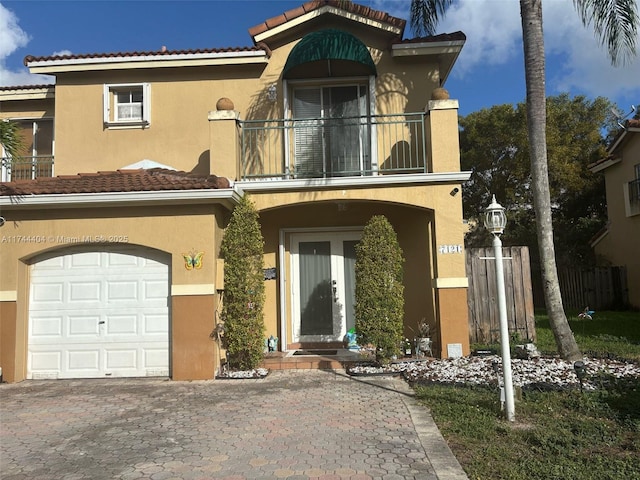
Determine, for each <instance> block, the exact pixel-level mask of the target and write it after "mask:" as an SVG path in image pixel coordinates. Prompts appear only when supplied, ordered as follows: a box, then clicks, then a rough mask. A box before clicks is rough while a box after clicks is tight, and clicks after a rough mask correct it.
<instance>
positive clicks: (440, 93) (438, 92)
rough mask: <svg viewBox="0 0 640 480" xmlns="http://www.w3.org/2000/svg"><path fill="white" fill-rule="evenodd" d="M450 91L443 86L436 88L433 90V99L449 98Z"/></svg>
mask: <svg viewBox="0 0 640 480" xmlns="http://www.w3.org/2000/svg"><path fill="white" fill-rule="evenodd" d="M448 99H449V92H448V91H447V90H445V89H444V88H442V87H438V88H434V89H433V92H431V100H448Z"/></svg>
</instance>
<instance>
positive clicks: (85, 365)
mask: <svg viewBox="0 0 640 480" xmlns="http://www.w3.org/2000/svg"><path fill="white" fill-rule="evenodd" d="M66 367H67V368H66V369H65V368H64V366H63V369H62V370H63V374H65V375H64V376H65V377H67V378H68V374H72V375H73V372H78V373H79V372H83V373H84V375H86V374H87V373H88V372H93V373H95V374H96V375H97V374H98V373H99V372H100V349H99V348H92V349H89V348H85V349H78V350H69V351H68V352H67V365H66Z"/></svg>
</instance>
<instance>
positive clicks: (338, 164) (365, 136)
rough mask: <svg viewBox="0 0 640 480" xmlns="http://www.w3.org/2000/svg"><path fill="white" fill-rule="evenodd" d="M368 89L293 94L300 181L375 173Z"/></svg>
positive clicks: (315, 89)
mask: <svg viewBox="0 0 640 480" xmlns="http://www.w3.org/2000/svg"><path fill="white" fill-rule="evenodd" d="M367 105H368V96H367V89H366V87H365V86H364V85H348V86H334V87H312V88H308V87H307V88H297V89H295V90H294V92H293V119H294V121H295V123H294V125H295V127H294V129H293V145H294V158H293V159H292V161H290V165H291V166H292V168H291V170H292V171H293V174H294V176H295V177H296V178H318V177H338V176H350V175H365V174H369V173H370V172H371V132H370V124H369V116H368V109H367Z"/></svg>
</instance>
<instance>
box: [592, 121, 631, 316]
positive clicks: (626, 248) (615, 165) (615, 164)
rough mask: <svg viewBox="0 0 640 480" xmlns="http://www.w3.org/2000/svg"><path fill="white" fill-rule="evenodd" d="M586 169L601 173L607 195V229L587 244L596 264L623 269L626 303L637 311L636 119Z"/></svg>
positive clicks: (627, 124) (629, 122)
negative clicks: (624, 272)
mask: <svg viewBox="0 0 640 480" xmlns="http://www.w3.org/2000/svg"><path fill="white" fill-rule="evenodd" d="M589 169H590V170H591V171H592V172H594V173H597V172H602V173H603V174H604V179H605V188H606V193H607V214H608V223H607V227H606V228H605V229H604V230H603V231H602V232H601V233H600V234H599V235H598V236H597V237H596V238H595V239H594V240H593V241H592V243H591V245H592V247H593V248H594V250H595V253H596V258H597V262H598V264H599V265H617V266H625V267H626V270H627V284H628V287H629V303H630V305H631V306H632V307H635V308H640V255H638V245H639V244H640V120H628V121H627V122H626V125H625V129H624V131H622V133H621V134H620V135H618V136H617V137H616V138H615V140H614V142H613V143H612V145H611V147H610V148H609V150H608V156H607V157H606V158H603V159H602V160H600V161H598V162H596V163H594V164H592V165H590V166H589Z"/></svg>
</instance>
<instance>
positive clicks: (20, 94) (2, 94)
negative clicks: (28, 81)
mask: <svg viewBox="0 0 640 480" xmlns="http://www.w3.org/2000/svg"><path fill="white" fill-rule="evenodd" d="M48 98H55V86H54V85H49V86H47V87H38V88H24V87H15V88H10V89H2V90H0V101H10V100H46V99H48Z"/></svg>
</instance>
